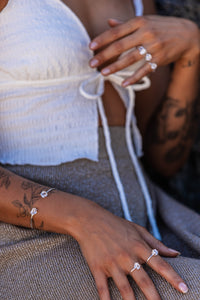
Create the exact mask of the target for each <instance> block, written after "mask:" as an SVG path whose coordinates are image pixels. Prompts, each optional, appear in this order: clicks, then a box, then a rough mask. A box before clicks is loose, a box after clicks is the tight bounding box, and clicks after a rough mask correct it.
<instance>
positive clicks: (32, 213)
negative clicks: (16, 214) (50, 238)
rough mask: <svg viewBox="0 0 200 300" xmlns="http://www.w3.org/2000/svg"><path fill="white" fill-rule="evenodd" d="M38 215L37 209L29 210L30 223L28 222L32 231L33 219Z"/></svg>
mask: <svg viewBox="0 0 200 300" xmlns="http://www.w3.org/2000/svg"><path fill="white" fill-rule="evenodd" d="M37 213H38V209H37V208H35V207H33V208H32V209H31V211H30V215H31V222H30V225H31V229H33V228H34V226H33V223H34V222H33V217H34V216H35V215H36V214H37Z"/></svg>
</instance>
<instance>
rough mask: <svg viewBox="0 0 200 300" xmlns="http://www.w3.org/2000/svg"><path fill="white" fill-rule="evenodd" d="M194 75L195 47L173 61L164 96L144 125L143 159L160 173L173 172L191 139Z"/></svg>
mask: <svg viewBox="0 0 200 300" xmlns="http://www.w3.org/2000/svg"><path fill="white" fill-rule="evenodd" d="M198 78H199V49H198V47H196V48H194V50H193V51H191V52H190V53H188V55H187V56H185V57H183V58H181V59H179V60H178V61H177V62H176V63H175V64H174V69H173V71H172V75H171V80H170V83H169V86H168V89H167V92H166V95H165V98H164V99H163V101H161V103H160V106H159V108H158V109H157V110H156V112H155V113H154V115H153V117H152V118H151V120H150V122H149V126H147V130H146V134H145V140H144V151H145V156H146V159H147V161H148V163H149V164H150V165H151V166H153V167H154V168H155V169H156V171H158V172H159V173H161V174H162V175H164V176H170V175H173V174H174V173H175V172H176V171H177V170H178V169H179V168H180V167H181V166H182V164H183V163H184V161H185V160H186V158H187V156H188V154H189V151H190V148H191V145H192V143H193V141H194V138H195V126H196V124H195V123H196V122H197V120H196V119H195V105H196V102H197V91H198Z"/></svg>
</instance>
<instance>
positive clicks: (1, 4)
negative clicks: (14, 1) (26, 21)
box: [0, 0, 9, 12]
mask: <svg viewBox="0 0 200 300" xmlns="http://www.w3.org/2000/svg"><path fill="white" fill-rule="evenodd" d="M8 1H9V0H1V1H0V12H1V11H2V10H3V9H4V8H5V7H6V5H7V4H8Z"/></svg>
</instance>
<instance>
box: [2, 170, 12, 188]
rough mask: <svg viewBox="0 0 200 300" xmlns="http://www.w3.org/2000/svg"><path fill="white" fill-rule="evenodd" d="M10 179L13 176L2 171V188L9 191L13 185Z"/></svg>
mask: <svg viewBox="0 0 200 300" xmlns="http://www.w3.org/2000/svg"><path fill="white" fill-rule="evenodd" d="M10 177H11V175H10V174H8V173H7V172H6V171H3V170H0V187H5V188H6V189H8V188H9V186H10V184H11V181H10Z"/></svg>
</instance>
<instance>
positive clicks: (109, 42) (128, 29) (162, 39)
mask: <svg viewBox="0 0 200 300" xmlns="http://www.w3.org/2000/svg"><path fill="white" fill-rule="evenodd" d="M108 22H109V25H110V26H111V27H112V28H111V29H109V30H107V31H105V32H104V33H102V34H100V35H99V36H97V37H96V38H95V39H93V40H92V41H91V43H90V49H91V50H98V51H99V50H100V51H99V52H98V53H97V54H96V55H95V56H94V57H93V58H92V59H91V60H90V66H91V67H92V68H96V67H102V66H103V68H102V69H101V73H102V75H105V76H107V75H110V74H112V73H115V72H117V71H120V70H122V69H124V68H126V67H128V66H130V65H132V64H133V63H135V62H137V61H139V60H141V59H142V58H143V57H145V56H146V54H141V53H140V51H139V49H138V47H139V46H142V47H143V48H144V49H145V50H146V51H147V53H148V54H150V55H151V56H149V58H150V61H145V62H144V64H143V65H142V67H140V68H139V69H138V70H136V72H135V73H134V74H133V75H132V76H131V77H128V78H127V79H126V80H125V81H124V82H123V84H122V85H123V86H127V85H129V84H134V83H135V82H137V81H139V80H140V79H142V77H144V76H145V75H147V74H149V73H151V72H152V71H153V69H154V68H156V67H157V66H164V65H168V64H170V63H172V62H176V61H178V60H180V62H181V64H182V65H183V66H184V64H186V65H187V64H193V63H194V61H193V60H194V59H195V57H196V56H195V54H196V53H198V51H199V30H198V27H197V26H196V25H195V23H193V22H191V21H189V20H186V19H180V18H174V17H162V16H156V15H150V16H144V17H136V18H134V19H131V20H130V21H128V22H125V23H121V22H119V21H117V20H113V19H109V21H108ZM127 50H130V51H128V52H127V53H125V54H124V55H123V56H121V54H123V53H124V52H126V51H127ZM114 59H115V61H114V62H112V63H111V62H110V61H111V60H112V61H113V60H114ZM105 65H106V67H104V66H105Z"/></svg>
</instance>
